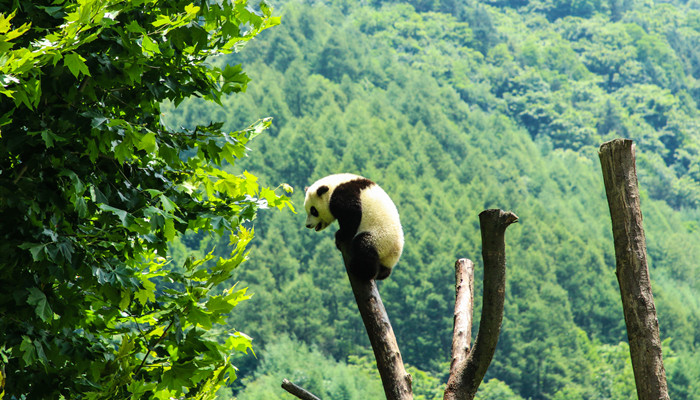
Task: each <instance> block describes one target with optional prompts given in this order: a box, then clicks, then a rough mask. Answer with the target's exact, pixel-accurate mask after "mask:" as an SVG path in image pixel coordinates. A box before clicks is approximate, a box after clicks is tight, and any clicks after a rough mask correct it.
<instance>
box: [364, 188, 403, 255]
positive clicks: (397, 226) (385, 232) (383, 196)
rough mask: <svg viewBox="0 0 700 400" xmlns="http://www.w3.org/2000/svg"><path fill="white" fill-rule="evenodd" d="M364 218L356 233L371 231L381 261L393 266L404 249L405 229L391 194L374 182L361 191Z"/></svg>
mask: <svg viewBox="0 0 700 400" xmlns="http://www.w3.org/2000/svg"><path fill="white" fill-rule="evenodd" d="M360 204H361V206H362V219H361V220H360V226H359V227H358V229H357V233H356V234H360V233H363V232H369V233H370V234H371V237H372V241H373V243H374V247H375V249H376V250H377V253H378V254H379V261H380V263H381V264H382V265H384V266H385V267H387V268H392V267H393V266H394V265H395V264H396V263H397V262H398V260H399V257H401V252H402V250H403V229H402V228H401V221H400V219H399V212H398V210H397V209H396V206H395V205H394V202H393V201H392V200H391V198H390V197H389V195H388V194H387V193H386V192H385V191H384V190H383V189H382V188H381V187H379V186H378V185H376V184H373V185H371V186H369V187H367V188H366V189H365V190H363V191H361V192H360Z"/></svg>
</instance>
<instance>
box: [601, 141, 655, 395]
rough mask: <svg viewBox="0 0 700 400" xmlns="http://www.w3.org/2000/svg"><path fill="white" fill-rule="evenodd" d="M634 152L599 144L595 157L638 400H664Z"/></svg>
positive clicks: (629, 145)
mask: <svg viewBox="0 0 700 400" xmlns="http://www.w3.org/2000/svg"><path fill="white" fill-rule="evenodd" d="M634 150H635V146H634V143H633V142H632V141H631V140H627V139H616V140H613V141H610V142H606V143H603V145H601V146H600V151H599V152H598V155H599V156H600V163H601V166H602V168H603V181H604V183H605V192H606V193H607V197H608V205H609V206H610V217H611V219H612V231H613V239H614V241H615V259H616V262H617V269H616V271H615V274H616V275H617V282H618V283H619V285H620V294H621V295H622V308H623V311H624V314H625V324H626V325H627V338H628V340H629V344H630V355H631V358H632V369H633V370H634V380H635V383H636V386H637V397H638V398H639V400H667V399H669V396H668V387H667V384H666V371H665V370H664V363H663V358H662V356H661V340H660V338H659V321H658V319H657V318H656V307H655V306H654V296H653V295H652V292H651V281H650V279H649V268H648V266H647V250H646V239H645V237H644V228H643V227H642V210H641V208H640V201H639V188H638V183H637V169H636V166H635V154H634Z"/></svg>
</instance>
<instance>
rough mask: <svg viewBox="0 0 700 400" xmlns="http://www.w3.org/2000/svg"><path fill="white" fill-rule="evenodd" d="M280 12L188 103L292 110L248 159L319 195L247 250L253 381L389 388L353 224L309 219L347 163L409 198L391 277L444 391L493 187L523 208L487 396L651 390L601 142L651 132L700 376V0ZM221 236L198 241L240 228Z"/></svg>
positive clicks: (662, 218)
mask: <svg viewBox="0 0 700 400" xmlns="http://www.w3.org/2000/svg"><path fill="white" fill-rule="evenodd" d="M276 12H279V13H280V14H281V15H282V24H281V26H278V27H276V28H274V29H272V30H269V31H267V32H265V33H264V34H263V35H261V36H260V37H259V38H258V39H256V41H255V42H254V43H251V44H250V45H249V47H248V48H247V49H245V50H244V51H243V52H241V53H240V54H238V55H236V56H235V57H231V58H226V59H223V58H221V59H217V60H214V61H213V62H215V63H222V64H225V63H230V64H237V63H243V64H244V65H245V69H246V71H250V75H251V77H252V78H253V80H252V82H251V84H250V85H249V87H248V91H247V93H246V94H243V95H239V96H235V97H231V98H225V99H223V100H222V102H223V105H224V106H223V107H217V106H215V105H212V104H209V103H204V102H196V101H193V102H185V103H183V104H182V105H180V106H179V107H178V108H177V109H175V108H174V107H172V106H167V107H166V109H167V110H169V111H168V112H167V114H166V116H165V117H166V121H167V123H168V124H170V125H171V126H177V125H182V126H193V125H195V124H197V123H208V122H209V121H225V123H226V126H229V127H230V128H231V129H237V128H239V127H240V126H244V125H246V124H250V123H252V122H254V120H255V118H258V117H266V116H270V117H273V118H274V120H273V125H272V128H271V129H270V130H269V131H268V132H267V133H265V134H264V135H262V136H260V137H258V138H256V139H255V141H254V142H252V143H251V150H250V153H251V157H250V158H249V159H246V160H245V163H242V164H240V165H235V166H230V167H229V168H232V169H234V170H236V171H239V172H240V171H241V170H243V169H246V170H250V171H253V172H254V173H255V174H256V175H257V176H259V177H260V179H261V180H263V181H264V183H265V184H266V185H272V186H274V185H277V184H282V183H288V184H290V185H292V186H293V187H294V188H295V193H294V196H293V201H294V203H295V205H296V208H297V211H298V212H299V214H293V213H291V212H280V213H274V214H272V213H269V214H266V213H263V214H262V215H260V216H259V218H258V219H257V220H256V221H255V224H254V229H255V234H256V237H255V239H254V241H253V242H252V251H251V254H250V260H249V261H247V262H246V263H244V264H243V266H241V267H240V268H239V270H238V273H237V279H238V280H240V283H239V285H240V286H241V287H243V286H248V287H250V289H249V292H252V293H254V295H253V298H252V299H251V300H250V301H248V302H247V303H246V304H242V305H240V306H239V307H237V308H236V312H235V314H234V315H232V316H231V319H230V324H231V328H232V329H237V330H241V331H243V332H246V333H248V334H249V335H251V336H252V337H253V338H254V340H255V344H256V346H257V347H256V349H257V350H256V352H257V355H258V358H257V359H255V358H252V357H251V358H246V359H241V360H239V362H238V364H237V365H238V366H239V368H240V371H239V378H241V379H239V381H238V382H237V386H236V387H235V388H233V394H234V395H236V396H238V398H239V399H270V398H276V397H279V398H287V397H285V394H283V392H282V390H281V389H280V388H279V383H280V381H281V378H282V377H287V378H290V379H292V380H295V381H296V382H297V383H299V384H301V385H302V386H305V387H306V388H307V389H309V390H311V391H312V392H314V393H316V394H317V395H319V396H321V397H322V398H332V399H366V398H368V396H369V398H378V397H379V396H381V389H380V388H379V387H378V386H377V385H378V377H377V376H376V375H375V373H374V372H373V368H372V365H371V361H372V358H371V352H370V351H369V344H368V340H367V338H366V333H365V331H364V327H363V325H362V322H361V320H360V318H359V315H358V313H357V309H356V305H355V303H354V299H353V298H352V293H351V291H350V287H349V284H348V281H347V277H346V273H345V270H344V268H343V265H342V259H341V257H340V253H339V252H338V251H337V250H336V249H335V246H334V242H333V232H332V231H333V230H334V229H328V230H326V231H323V232H322V233H316V232H312V231H310V230H307V229H305V228H304V227H303V221H304V217H305V216H304V215H303V214H304V211H303V207H302V203H303V189H304V187H305V186H306V185H309V184H311V183H312V182H313V181H315V180H316V179H318V178H320V177H322V176H325V175H326V174H329V173H335V172H341V171H347V172H354V173H358V174H361V175H364V176H367V177H369V178H371V179H373V180H375V181H376V182H377V183H379V184H380V185H382V187H383V188H384V189H385V190H386V191H387V192H388V193H389V194H390V195H391V197H392V198H393V199H394V201H395V202H396V204H397V207H398V209H399V212H400V213H401V217H402V222H403V225H404V230H405V234H406V245H405V249H404V254H403V257H402V259H401V261H400V262H399V264H398V265H397V267H396V269H395V271H394V273H393V274H392V276H391V277H390V278H389V279H387V280H386V281H383V282H381V283H380V284H379V290H380V292H381V294H382V297H383V299H384V302H385V305H386V307H387V311H388V313H389V316H390V318H391V321H392V324H393V327H394V330H395V333H396V336H397V340H398V342H399V346H400V347H401V350H402V354H403V358H404V361H406V362H407V363H408V364H410V365H411V366H413V367H415V368H413V369H412V371H411V372H412V373H413V375H414V380H415V383H414V391H415V393H416V398H425V399H432V398H441V397H442V395H441V392H440V390H439V387H440V385H441V384H444V381H445V378H446V373H447V370H448V366H449V348H450V339H451V329H452V311H453V310H452V309H453V306H454V272H453V271H454V270H453V264H454V261H455V260H456V259H457V258H459V257H468V258H471V259H473V260H474V261H475V262H476V265H477V269H476V274H477V277H476V279H477V281H476V286H477V287H476V293H477V307H476V310H475V314H476V315H477V318H476V319H477V321H478V315H479V311H480V304H479V303H478V302H479V301H480V298H479V296H478V294H479V293H480V290H481V286H480V280H481V273H482V271H481V269H480V265H481V264H480V263H481V255H480V251H481V243H480V234H479V226H478V218H477V215H478V213H479V212H481V211H482V210H484V209H487V208H502V209H505V210H512V211H514V212H515V213H516V214H517V215H518V216H519V217H520V223H519V224H518V225H516V226H513V227H512V228H510V229H509V231H508V233H507V236H506V242H507V245H508V247H507V252H508V253H507V256H508V278H507V279H508V281H507V282H508V283H507V293H506V305H505V317H504V323H503V331H502V333H501V337H500V341H499V345H498V348H497V350H496V354H495V356H494V361H493V363H492V365H491V367H490V369H489V371H488V373H487V377H486V383H485V384H484V385H482V388H481V389H480V395H479V396H480V398H481V399H506V400H508V399H616V400H617V399H633V398H635V397H636V394H635V392H634V386H633V385H634V384H633V379H632V371H631V366H630V364H629V361H628V360H629V352H628V347H627V344H626V340H627V336H626V331H625V325H624V321H623V316H622V307H621V304H620V298H619V297H620V296H619V290H618V287H617V282H616V278H615V273H614V270H615V260H614V249H613V243H612V235H611V228H610V220H609V212H608V209H607V202H606V199H605V193H604V189H603V184H602V176H601V174H600V166H599V162H598V158H597V148H598V146H599V145H600V144H601V143H602V142H604V141H606V140H610V139H612V138H615V137H629V138H632V139H634V140H635V142H636V144H637V164H638V169H639V171H638V172H639V175H640V186H641V190H642V196H643V198H642V209H643V212H644V216H645V229H646V233H647V245H648V252H649V258H650V270H651V277H652V283H653V289H654V295H655V299H656V304H657V311H658V315H659V322H660V329H661V335H662V339H663V340H664V356H665V362H666V370H667V375H668V377H669V387H670V394H671V398H673V399H675V400H682V399H700V358H698V356H697V354H698V350H700V279H699V278H700V265H699V263H698V260H700V211H699V210H698V207H700V154H699V153H700V110H699V108H698V103H699V102H700V81H698V80H699V79H700V3H698V2H697V1H690V2H682V3H681V2H671V3H653V2H651V1H649V2H641V1H635V0H627V1H620V0H610V1H600V0H589V1H568V0H532V1H528V0H510V1H505V0H503V1H501V0H494V1H489V2H464V3H462V2H459V1H454V0H453V1H425V0H413V1H409V2H390V1H369V2H356V1H352V0H332V1H325V2H321V1H319V2H310V1H309V2H300V1H294V2H279V4H277V8H276ZM215 245H217V243H212V240H211V239H210V238H208V237H203V236H196V235H195V236H190V237H187V238H185V239H184V240H183V241H182V243H180V244H179V245H177V246H178V247H179V248H178V250H179V251H181V252H182V254H185V253H186V252H188V251H195V252H207V251H210V250H211V249H212V248H214V253H215V254H216V253H217V252H221V253H226V252H227V251H228V249H226V244H225V243H224V242H222V243H220V244H218V246H216V247H215ZM367 382H371V383H369V384H368V383H367ZM368 385H369V386H368ZM368 393H370V394H368ZM376 393H379V394H378V395H376V397H374V396H375V395H374V394H376ZM227 396H228V394H225V393H222V397H224V398H226V397H227Z"/></svg>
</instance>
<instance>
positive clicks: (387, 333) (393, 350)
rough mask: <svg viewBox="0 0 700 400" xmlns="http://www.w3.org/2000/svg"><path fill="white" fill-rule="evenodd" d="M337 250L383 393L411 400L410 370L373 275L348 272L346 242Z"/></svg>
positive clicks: (398, 399) (392, 399)
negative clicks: (346, 274) (363, 325)
mask: <svg viewBox="0 0 700 400" xmlns="http://www.w3.org/2000/svg"><path fill="white" fill-rule="evenodd" d="M340 251H341V253H342V254H343V261H344V262H345V268H346V269H347V272H348V278H349V279H350V286H351V287H352V292H353V294H354V295H355V300H356V302H357V308H358V310H359V311H360V316H361V317H362V322H363V323H364V324H365V328H366V329H367V336H369V342H370V344H371V345H372V350H373V351H374V357H375V359H376V360H377V370H378V371H379V376H380V377H381V379H382V385H383V386H384V394H385V395H386V398H387V400H413V389H412V388H411V382H412V380H411V374H409V373H408V372H406V369H405V368H404V365H403V359H402V358H401V352H400V351H399V346H398V344H397V343H396V336H394V329H393V328H392V327H391V322H389V316H388V315H387V313H386V309H385V308H384V303H382V298H381V297H380V296H379V291H378V290H377V284H376V282H375V281H374V279H372V280H369V281H367V280H364V279H360V278H357V277H356V276H355V275H353V274H352V273H351V272H350V270H349V269H348V262H349V260H350V258H349V253H348V247H347V244H345V243H342V244H340Z"/></svg>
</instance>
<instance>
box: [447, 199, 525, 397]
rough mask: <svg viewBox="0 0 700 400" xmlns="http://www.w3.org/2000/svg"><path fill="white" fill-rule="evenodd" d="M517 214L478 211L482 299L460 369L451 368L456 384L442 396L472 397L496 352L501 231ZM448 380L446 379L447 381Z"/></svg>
mask: <svg viewBox="0 0 700 400" xmlns="http://www.w3.org/2000/svg"><path fill="white" fill-rule="evenodd" d="M517 221H518V216H517V215H515V214H513V213H512V212H505V211H503V210H486V211H483V212H481V214H479V222H480V224H481V243H482V245H481V246H482V250H481V251H482V256H483V258H484V293H483V297H484V301H483V307H482V311H481V319H480V321H479V333H478V334H477V337H476V342H475V344H474V348H473V349H472V351H471V352H470V353H469V357H468V359H467V362H466V364H465V365H464V368H463V369H462V370H461V371H460V370H457V369H456V368H455V371H451V372H453V373H455V374H459V375H461V377H455V378H453V377H452V376H450V380H456V381H458V382H459V384H458V385H455V386H452V387H450V386H449V385H448V387H447V389H445V397H444V398H445V399H446V400H451V399H467V400H471V399H473V398H474V395H475V394H476V391H477V389H478V388H479V385H480V384H481V381H482V380H483V379H484V375H485V374H486V370H487V369H488V367H489V365H490V364H491V359H492V358H493V354H494V352H495V351H496V344H498V336H499V333H500V331H501V323H502V321H503V305H504V303H505V293H506V250H505V248H506V245H505V232H506V228H508V226H510V224H512V223H514V222H517ZM448 382H449V381H448Z"/></svg>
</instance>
